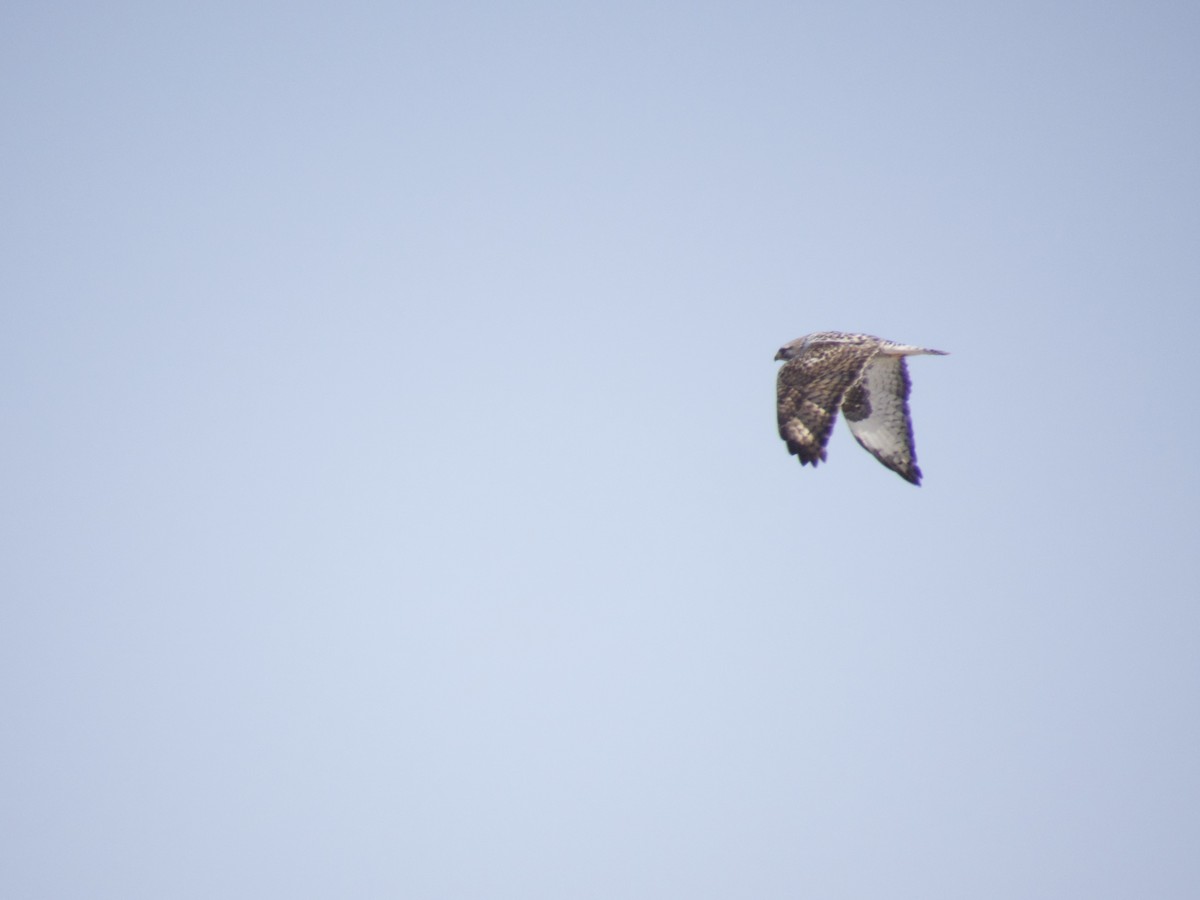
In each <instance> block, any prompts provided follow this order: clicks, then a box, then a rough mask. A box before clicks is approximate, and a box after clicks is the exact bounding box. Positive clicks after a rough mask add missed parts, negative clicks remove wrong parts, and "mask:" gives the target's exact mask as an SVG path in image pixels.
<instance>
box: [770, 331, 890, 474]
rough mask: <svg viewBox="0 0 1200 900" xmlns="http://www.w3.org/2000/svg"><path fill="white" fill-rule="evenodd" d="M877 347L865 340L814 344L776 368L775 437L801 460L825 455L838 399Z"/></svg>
mask: <svg viewBox="0 0 1200 900" xmlns="http://www.w3.org/2000/svg"><path fill="white" fill-rule="evenodd" d="M877 351H878V347H877V346H871V345H868V344H818V345H817V346H815V347H812V348H811V349H809V350H806V351H804V353H802V354H801V355H800V356H797V357H796V358H795V359H792V360H789V361H788V362H786V363H784V365H783V366H782V368H780V370H779V380H778V382H777V383H776V400H777V403H778V416H779V436H780V437H781V438H783V439H784V440H785V441H786V442H787V448H788V452H789V453H792V454H795V455H796V456H798V457H799V458H800V464H801V465H810V464H811V465H813V466H816V465H817V463H819V462H822V461H823V460H824V459H825V445H826V444H827V443H829V435H830V433H831V432H832V431H833V423H834V420H835V419H836V418H837V413H838V407H840V406H841V404H842V398H843V397H844V396H845V394H846V391H847V389H849V387H850V385H852V384H854V381H855V379H857V378H858V376H859V374H860V373H861V372H862V370H863V366H865V365H866V364H867V362H868V361H869V360H870V359H871V357H873V356H874V355H875V353H876V352H877Z"/></svg>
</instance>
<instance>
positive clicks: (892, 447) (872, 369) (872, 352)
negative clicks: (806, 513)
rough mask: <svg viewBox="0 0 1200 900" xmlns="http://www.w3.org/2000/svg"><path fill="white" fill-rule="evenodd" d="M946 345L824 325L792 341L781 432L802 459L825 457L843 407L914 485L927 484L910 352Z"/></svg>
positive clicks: (879, 453) (865, 441)
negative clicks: (916, 433) (918, 447)
mask: <svg viewBox="0 0 1200 900" xmlns="http://www.w3.org/2000/svg"><path fill="white" fill-rule="evenodd" d="M922 354H933V355H936V356H945V355H946V353H945V351H942V350H928V349H926V348H924V347H910V346H909V345H908V344H897V343H896V342H895V341H885V340H883V339H882V338H877V337H872V336H871V335H869V334H845V333H844V332H841V331H818V332H816V333H815V334H808V335H805V336H804V337H802V338H796V340H794V341H792V342H791V343H790V344H784V345H783V346H782V347H780V348H779V352H778V353H776V354H775V359H777V360H780V359H782V360H786V362H785V363H784V365H783V367H782V368H781V369H780V370H779V382H778V385H777V400H778V404H779V436H780V437H781V438H783V439H784V440H785V441H787V447H788V452H789V453H792V454H795V455H796V456H798V457H799V458H800V464H801V465H809V464H812V466H813V467H814V468H815V467H816V465H817V463H819V462H824V460H825V445H826V444H827V443H828V442H829V435H830V432H832V431H833V422H834V420H835V419H836V418H837V414H838V409H839V408H840V409H841V411H842V413H843V415H845V417H846V424H847V425H849V426H850V433H851V434H852V435H854V439H855V440H856V441H858V442H859V444H861V445H862V446H863V448H864V449H866V450H867V451H869V452H870V454H871V455H872V456H874V457H875V458H876V459H877V460H879V461H880V462H881V463H883V464H884V465H885V466H887V467H888V468H889V469H891V470H892V471H893V472H895V473H896V474H897V475H899V476H900V477H901V478H903V479H904V480H905V481H909V482H912V483H913V484H920V483H921V470H920V469H918V468H917V454H916V451H915V450H914V449H913V436H912V420H911V419H910V418H909V414H908V391H909V387H910V382H909V380H908V367H907V365H906V364H905V362H904V357H906V356H919V355H922Z"/></svg>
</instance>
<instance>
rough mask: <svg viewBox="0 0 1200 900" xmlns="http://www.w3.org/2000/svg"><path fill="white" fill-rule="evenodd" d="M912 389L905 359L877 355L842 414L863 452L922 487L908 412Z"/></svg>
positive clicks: (851, 391) (850, 392)
mask: <svg viewBox="0 0 1200 900" xmlns="http://www.w3.org/2000/svg"><path fill="white" fill-rule="evenodd" d="M910 386H911V383H910V382H909V380H908V366H906V365H905V363H904V357H903V356H882V355H880V356H876V357H875V358H874V359H872V360H871V361H870V362H868V363H867V365H866V367H865V368H864V369H863V371H862V377H861V378H859V380H858V381H857V382H855V383H854V384H853V385H851V386H850V388H849V389H848V390H847V391H846V396H845V399H844V400H843V401H842V413H843V414H844V415H845V417H846V424H847V425H849V426H850V433H851V434H853V435H854V439H855V440H856V441H858V442H859V444H861V445H862V447H863V449H865V450H867V451H868V452H869V453H870V454H871V455H872V456H874V457H875V458H876V459H877V460H879V461H880V462H881V463H883V464H884V465H885V466H887V467H888V468H889V469H891V470H892V471H893V472H895V473H896V474H897V475H899V476H900V477H901V478H904V479H905V480H907V481H911V482H912V483H913V484H920V483H921V470H920V469H918V468H917V453H916V451H915V450H914V449H913V434H912V419H911V418H910V417H909V413H908V392H909V389H910Z"/></svg>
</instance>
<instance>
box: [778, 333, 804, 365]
mask: <svg viewBox="0 0 1200 900" xmlns="http://www.w3.org/2000/svg"><path fill="white" fill-rule="evenodd" d="M807 345H808V335H805V336H804V337H802V338H796V339H795V340H794V341H792V342H791V343H790V344H784V345H783V346H782V347H780V348H779V352H778V353H776V354H775V360H776V361H777V362H778V361H779V360H781V359H791V358H792V357H794V356H799V355H800V353H801V352H802V351H803V350H804V348H805V347H806V346H807Z"/></svg>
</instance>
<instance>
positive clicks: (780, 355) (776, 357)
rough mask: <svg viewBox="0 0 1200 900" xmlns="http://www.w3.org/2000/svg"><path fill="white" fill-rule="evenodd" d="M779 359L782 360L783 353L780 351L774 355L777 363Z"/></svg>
mask: <svg viewBox="0 0 1200 900" xmlns="http://www.w3.org/2000/svg"><path fill="white" fill-rule="evenodd" d="M781 359H783V351H782V350H780V351H779V352H778V353H776V354H775V361H776V362H779V360H781Z"/></svg>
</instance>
